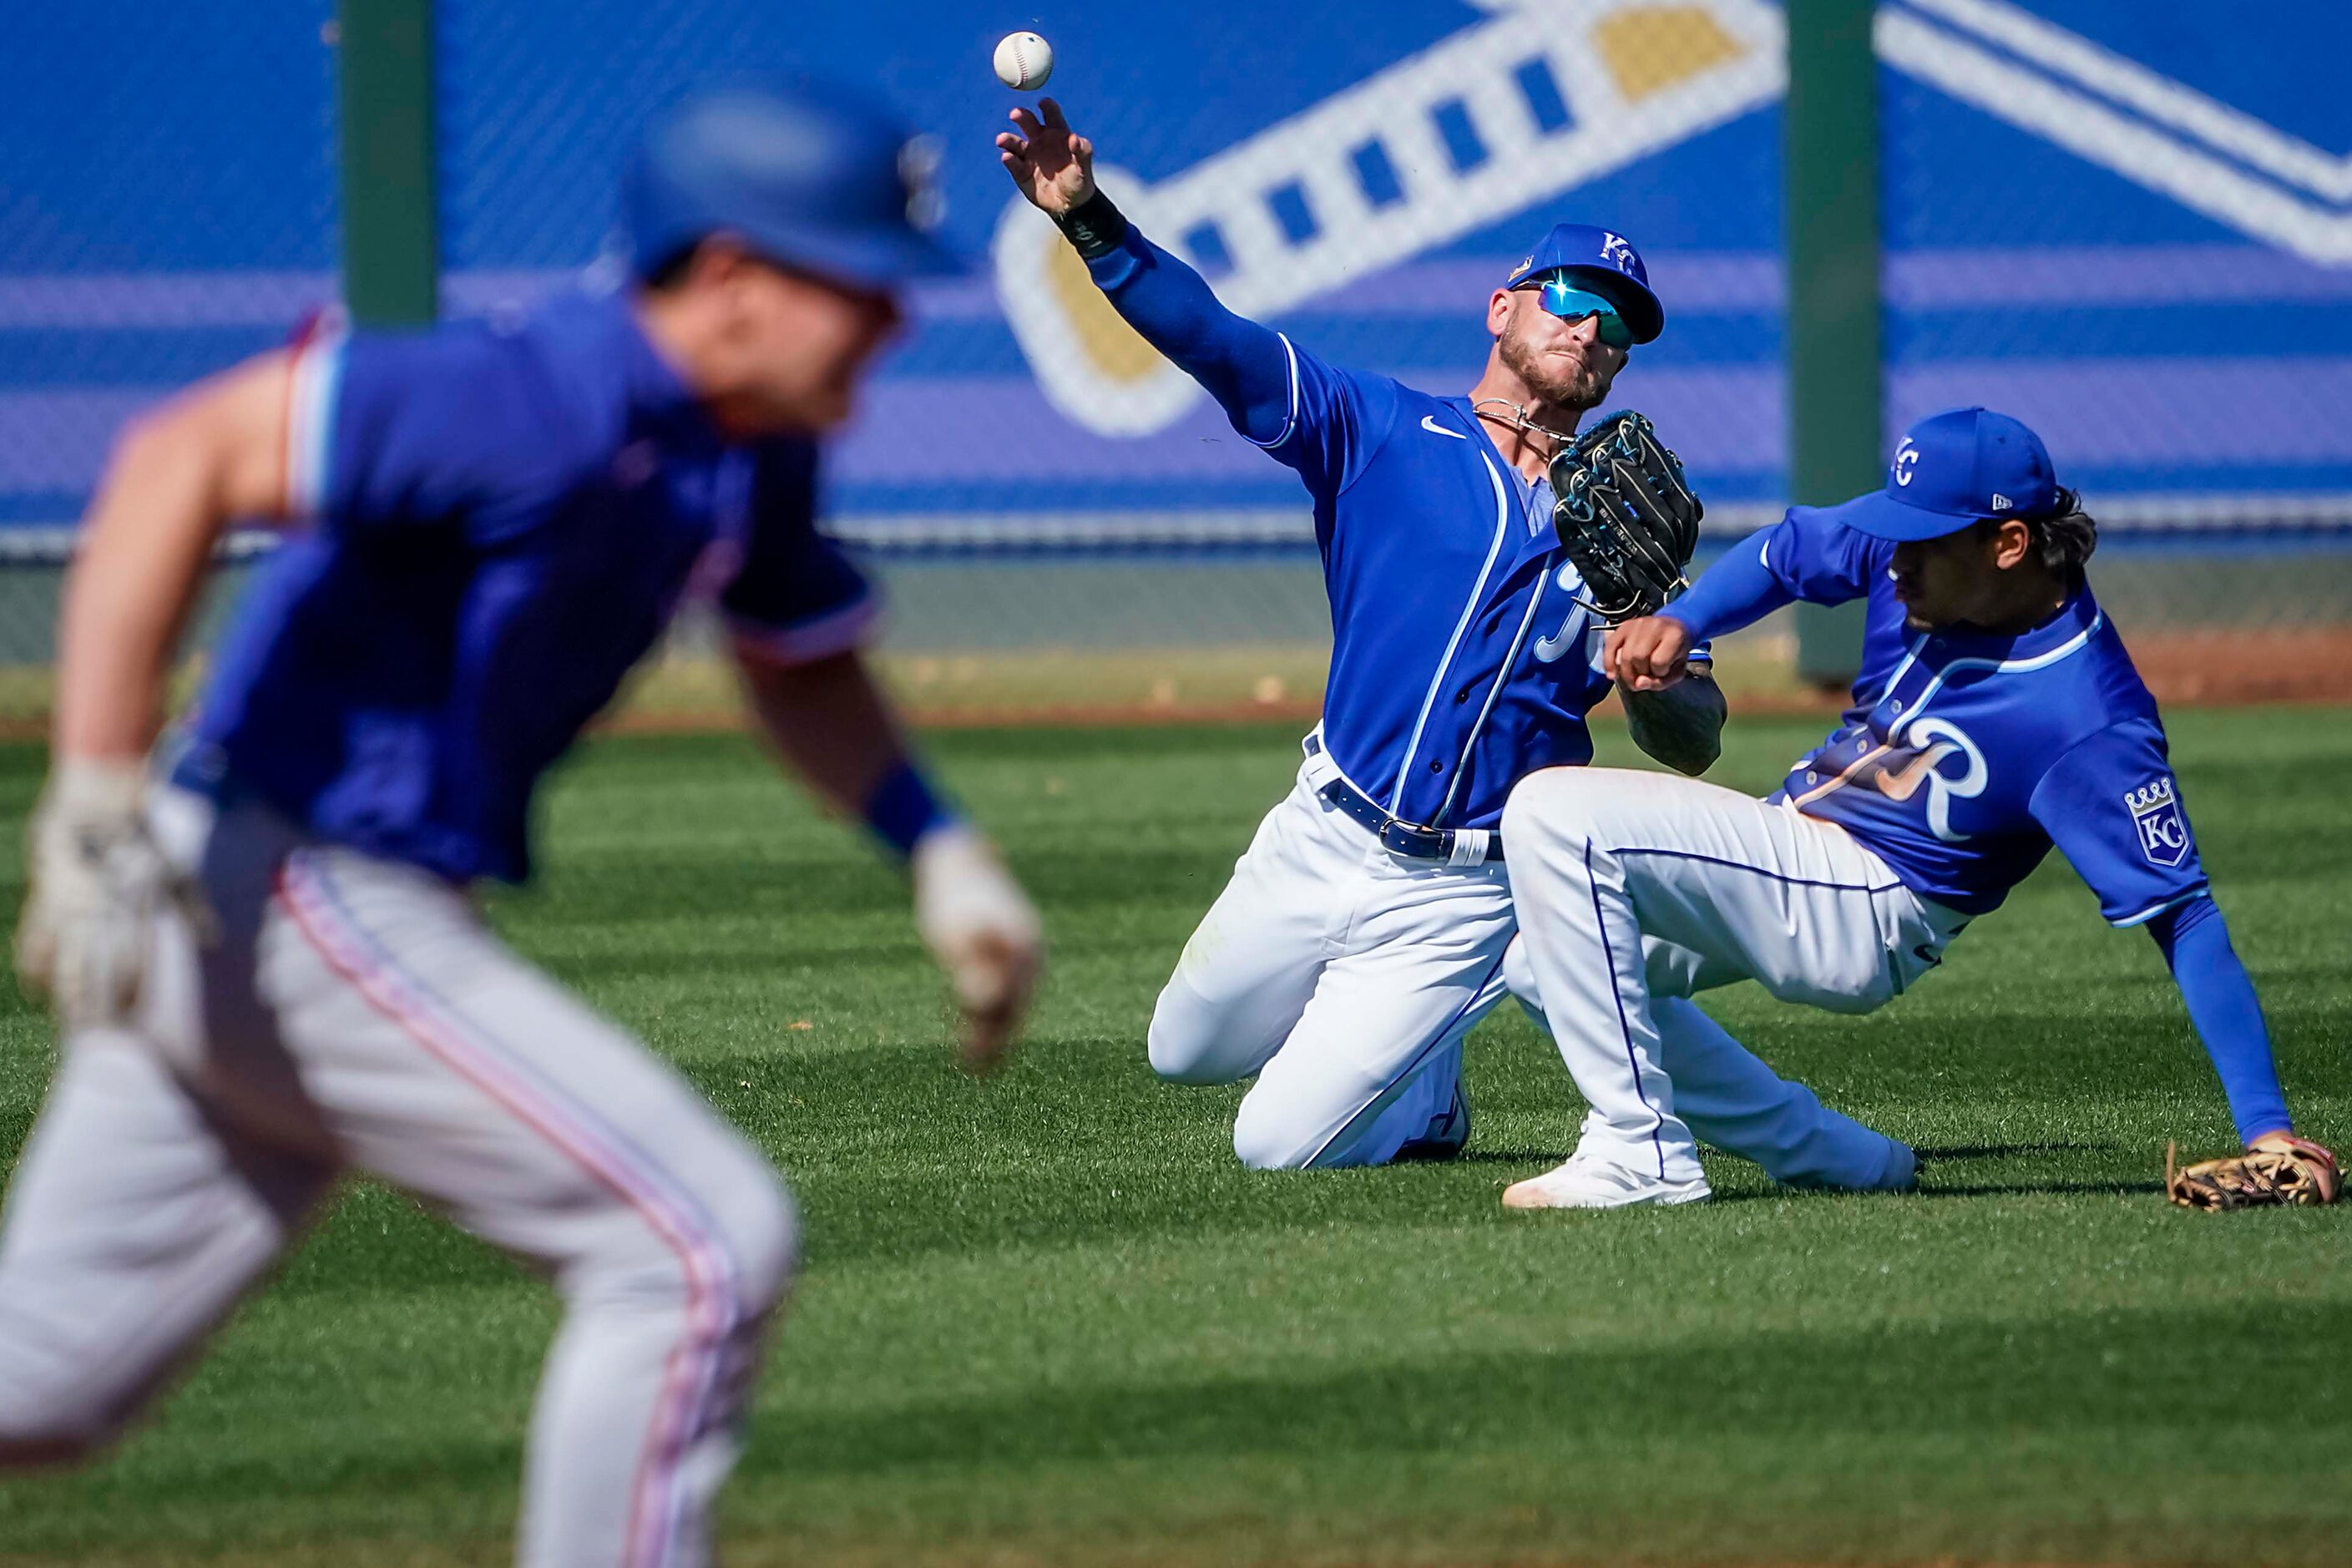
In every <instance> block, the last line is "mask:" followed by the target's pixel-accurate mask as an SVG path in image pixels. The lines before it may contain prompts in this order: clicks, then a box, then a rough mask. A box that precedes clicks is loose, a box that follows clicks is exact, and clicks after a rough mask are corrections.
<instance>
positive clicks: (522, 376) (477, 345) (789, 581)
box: [174, 294, 876, 880]
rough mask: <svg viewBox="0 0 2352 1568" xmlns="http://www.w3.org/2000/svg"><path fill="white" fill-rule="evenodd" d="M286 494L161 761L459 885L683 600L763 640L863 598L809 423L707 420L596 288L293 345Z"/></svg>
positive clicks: (859, 609) (815, 648)
mask: <svg viewBox="0 0 2352 1568" xmlns="http://www.w3.org/2000/svg"><path fill="white" fill-rule="evenodd" d="M293 379H294V395H293V399H292V414H291V417H290V418H289V454H288V472H289V487H290V491H291V493H290V497H289V502H290V506H289V510H291V511H292V512H293V513H294V515H295V516H297V517H298V518H306V519H309V520H310V523H311V526H310V527H309V528H308V529H306V530H303V531H299V532H297V533H295V534H294V535H293V536H292V537H291V538H289V540H288V542H286V543H285V545H284V546H283V547H282V548H281V549H279V550H278V552H275V553H274V554H273V555H272V556H271V557H270V558H269V560H268V562H267V563H266V564H264V566H263V567H262V568H261V570H260V573H259V575H258V578H257V581H256V582H255V583H254V584H252V586H251V587H250V588H249V589H248V590H247V594H246V596H245V598H244V601H243V603H242V604H241V605H240V606H239V610H238V614H237V616H236V621H235V623H234V625H233V626H232V628H231V630H230V632H229V634H228V636H227V637H226V640H225V642H224V643H223V645H222V647H221V650H220V652H219V655H218V658H217V660H216V662H215V669H214V673H213V675H212V678H211V679H210V681H209V683H208V685H207V687H206V689H205V694H204V697H203V699H202V701H201V702H200V704H199V706H198V709H197V711H196V713H195V715H194V719H193V721H191V724H190V726H189V731H188V734H187V737H186V746H185V750H184V753H183V755H182V757H181V760H180V761H179V763H178V764H177V765H176V767H175V769H174V776H175V777H176V778H177V779H178V780H180V781H181V782H183V783H184V784H190V785H192V786H194V787H197V788H199V789H203V790H205V791H208V792H212V793H215V794H218V793H222V792H226V791H236V792H244V793H248V794H250V795H256V796H258V797H259V798H261V799H262V800H264V801H266V802H268V804H270V805H273V806H275V807H276V808H277V809H278V810H279V811H281V812H283V813H285V814H286V815H287V816H289V817H291V818H293V819H294V820H296V821H298V822H299V823H301V824H303V825H304V826H307V827H309V828H310V830H311V831H313V832H315V833H317V834H318V835H320V837H324V838H327V839H330V840H332V841H334V842H338V843H341V844H347V845H350V846H352V847H356V848H360V849H363V850H366V851H368V852H370V853H372V854H376V855H381V856H383V857H386V858H392V859H396V860H403V861H407V862H410V863H413V864H415V865H418V866H422V867H425V868H427V869H430V870H432V871H435V872H437V873H439V874H441V875H443V876H445V877H448V878H451V879H457V880H467V879H473V878H476V877H482V876H487V877H494V878H499V879H507V880H520V879H522V878H523V877H524V876H525V875H526V874H527V872H528V870H529V867H530V852H529V842H528V840H529V831H528V830H529V824H530V801H531V796H532V793H533V790H534V788H535V787H536V785H537V784H538V782H539V780H540V778H541V775H542V774H543V773H545V772H546V770H547V769H548V767H549V766H550V765H551V763H554V762H555V761H556V759H557V758H559V757H560V756H562V754H563V752H565V751H566V750H567V749H568V748H569V747H570V746H571V744H572V742H573V741H574V740H575V739H576V738H577V737H578V736H579V733H580V731H581V730H582V728H583V726H584V725H585V724H586V723H587V722H588V721H589V720H590V719H592V718H593V716H594V715H595V714H596V713H597V712H598V710H601V709H602V708H604V705H605V704H606V703H607V702H608V701H609V700H611V699H612V697H613V695H614V691H615V690H617V689H618V688H619V685H620V682H621V679H622V678H623V677H624V676H625V674H626V673H627V672H628V670H629V668H631V667H632V666H633V665H635V663H636V662H637V660H638V659H639V658H642V657H643V656H644V655H645V654H646V651H647V650H648V649H650V648H651V647H653V645H654V643H655V640H656V638H657V637H659V636H660V634H661V632H662V630H663V628H664V627H665V626H667V624H668V621H669V619H670V616H671V615H672V613H673V611H674V610H675V609H676V608H677V605H678V604H679V603H680V601H681V599H682V598H683V597H685V596H686V595H688V593H689V592H695V593H699V594H705V595H709V596H711V597H713V598H715V599H716V601H717V603H718V605H719V607H720V608H721V610H722V611H723V612H724V614H725V616H726V617H727V619H728V620H729V621H730V624H731V625H732V626H733V629H734V630H735V631H736V633H737V635H738V637H740V638H742V639H745V640H746V641H747V642H749V643H751V645H753V646H754V647H757V648H760V649H762V650H764V652H765V654H766V655H767V656H768V657H772V658H778V659H781V660H786V661H791V660H800V659H809V658H821V657H824V656H825V655H827V654H831V653H835V652H839V651H842V650H844V649H846V648H848V647H853V646H855V645H856V643H857V642H858V641H859V640H860V638H861V637H862V635H863V633H864V631H865V629H866V625H867V623H868V622H869V620H870V619H871V617H872V616H873V614H874V611H875V608H876V605H875V598H874V595H873V593H872V591H871V589H870V588H869V586H868V584H867V583H866V579H865V578H864V577H863V576H862V575H861V574H859V573H858V572H857V570H856V568H855V567H854V566H853V565H852V564H851V563H849V562H848V561H847V560H845V558H844V557H843V556H842V554H841V553H840V552H839V551H837V550H836V549H835V547H834V546H833V544H832V543H831V542H828V541H827V540H826V539H824V537H823V536H822V535H821V534H819V533H818V532H817V531H816V529H815V527H814V499H815V486H816V468H817V454H816V449H815V447H814V443H813V442H810V441H807V440H803V439H778V440H770V441H764V442H760V443H755V444H741V443H734V442H730V441H729V440H728V439H726V438H725V437H723V436H722V435H721V434H720V433H719V430H718V429H717V428H716V426H713V425H712V424H711V422H710V421H709V418H708V417H707V416H705V414H704V412H703V410H702V409H701V407H700V406H699V405H698V403H697V402H696V400H695V399H694V397H693V395H692V394H691V393H690V392H689V391H688V388H687V386H686V384H684V383H683V382H682V381H681V380H680V379H679V378H678V376H677V373H676V372H675V371H674V370H673V369H671V367H670V366H669V365H668V364H667V363H666V362H665V361H664V360H663V359H662V358H661V356H660V355H659V354H658V353H656V350H655V348H654V346H653V344H652V343H651V342H649V341H648V340H647V339H646V336H645V334H644V332H643V331H641V330H640V328H639V326H638V323H637V321H636V319H635V313H634V311H633V310H632V309H631V306H630V304H629V301H628V300H627V299H626V298H625V296H621V295H617V294H614V295H589V294H583V295H577V296H566V297H563V298H561V299H559V300H555V301H553V302H551V304H549V305H547V306H545V307H544V308H542V309H541V310H539V311H538V312H537V313H535V314H533V315H531V316H529V317H527V318H524V319H523V320H521V321H519V322H514V323H510V324H506V325H501V326H492V325H483V324H464V325H457V326H450V327H445V328H442V329H439V330H437V331H430V332H426V333H422V334H414V335H391V334H383V335H379V334H359V335H355V336H351V337H348V338H330V339H324V340H321V341H319V342H313V343H310V344H309V345H306V346H305V347H304V348H303V349H301V350H300V351H299V353H298V355H297V357H296V361H295V365H294V373H293Z"/></svg>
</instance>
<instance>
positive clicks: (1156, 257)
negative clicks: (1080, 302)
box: [1087, 225, 1290, 442]
mask: <svg viewBox="0 0 2352 1568" xmlns="http://www.w3.org/2000/svg"><path fill="white" fill-rule="evenodd" d="M1087 271H1088V272H1090V273H1092V274H1093V275H1094V280H1095V282H1096V284H1097V286H1099V287H1100V288H1101V289H1102V291H1103V293H1104V294H1105V295H1107V296H1108V297H1109V300H1110V302H1111V306H1112V308H1113V309H1115V310H1118V313H1119V315H1120V316H1121V317H1122V318H1123V319H1125V321H1127V324H1128V325H1129V326H1130V327H1133V328H1134V329H1135V330H1136V331H1138V332H1139V333H1140V334H1141V335H1142V338H1143V341H1144V342H1148V343H1150V345H1151V346H1152V347H1153V348H1155V349H1158V350H1159V351H1160V353H1163V354H1166V355H1167V356H1168V357H1169V358H1170V359H1171V360H1173V361H1175V362H1176V363H1177V364H1178V365H1179V366H1180V367H1181V369H1182V370H1183V372H1184V374H1187V375H1189V376H1191V377H1192V379H1193V380H1194V381H1197V382H1199V383H1200V384H1201V385H1202V389H1203V390H1205V391H1206V392H1207V393H1208V395H1210V396H1212V397H1213V398H1215V399H1216V400H1217V403H1218V405H1219V406H1221V407H1223V409H1224V411H1225V417H1226V418H1228V419H1230V420H1232V421H1233V422H1234V428H1235V429H1236V430H1239V431H1240V432H1241V433H1242V434H1243V435H1244V436H1246V437H1249V438H1250V439H1251V440H1253V441H1258V442H1267V441H1272V440H1274V439H1276V437H1279V436H1280V435H1281V434H1282V432H1283V430H1284V428H1285V427H1286V426H1287V425H1288V423H1289V421H1290V351H1289V350H1287V349H1286V348H1284V347H1283V344H1282V336H1281V334H1280V333H1278V332H1276V331H1274V330H1273V329H1272V328H1271V327H1261V326H1259V325H1258V324H1257V323H1256V322H1255V321H1251V320H1249V319H1248V318H1247V317H1244V316H1236V315H1234V313H1233V312H1232V311H1231V310H1226V309H1225V307H1224V305H1223V302H1222V301H1221V300H1218V298H1217V297H1216V295H1215V294H1214V293H1213V292H1211V290H1210V289H1209V285H1208V284H1207V282H1206V281H1204V280H1203V279H1202V277H1201V275H1200V274H1199V273H1197V272H1195V271H1193V270H1192V268H1190V267H1187V266H1185V265H1184V263H1183V262H1181V261H1180V260H1178V259H1177V258H1175V257H1173V256H1171V255H1170V254H1168V252H1166V251H1164V250H1162V249H1160V247H1158V246H1156V245H1154V244H1152V243H1151V242H1150V240H1148V239H1146V238H1144V237H1143V235H1142V233H1141V232H1140V231H1139V230H1138V229H1136V228H1135V227H1134V226H1132V225H1129V226H1128V229H1127V232H1126V234H1125V235H1124V236H1122V237H1120V239H1119V241H1118V246H1117V247H1115V248H1113V249H1112V250H1110V251H1109V252H1108V254H1106V255H1102V256H1097V257H1095V258H1092V259H1090V260H1088V261H1087Z"/></svg>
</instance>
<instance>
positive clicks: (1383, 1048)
mask: <svg viewBox="0 0 2352 1568" xmlns="http://www.w3.org/2000/svg"><path fill="white" fill-rule="evenodd" d="M1516 930H1517V922H1516V921H1514V920H1513V918H1512V915H1511V889H1510V884H1509V881H1508V879H1507V878H1506V876H1505V874H1504V871H1503V868H1501V867H1500V866H1469V867H1452V866H1447V865H1444V864H1443V863H1442V862H1437V861H1430V860H1414V859H1409V858H1405V857H1403V856H1400V855H1395V854H1391V852H1390V851H1389V850H1388V849H1386V848H1384V847H1382V846H1381V842H1380V840H1379V839H1377V838H1375V837H1372V835H1371V834H1370V832H1368V831H1366V830H1365V828H1364V827H1363V826H1362V825H1361V824H1360V823H1358V822H1356V821H1355V820H1353V819H1352V818H1350V817H1349V816H1346V815H1345V814H1343V813H1342V812H1340V810H1339V808H1338V807H1337V806H1334V805H1331V803H1330V802H1328V801H1327V800H1325V799H1324V798H1323V797H1322V796H1321V795H1318V794H1317V793H1316V789H1315V785H1314V784H1313V783H1312V782H1311V781H1310V780H1309V778H1308V777H1307V770H1306V769H1305V768H1302V769H1300V771H1299V776H1298V783H1297V786H1296V787H1295V788H1293V789H1292V790H1291V792H1290V794H1289V795H1287V796H1286V797H1285V798H1284V799H1283V800H1282V802H1281V803H1280V804H1279V805H1276V807H1275V808H1274V809H1273V810H1272V811H1270V812H1268V813H1266V816H1265V821H1263V822H1261V823H1260V824H1259V825H1258V830H1257V837H1255V838H1254V839H1253V840H1252V841H1251V843H1250V847H1249V848H1248V850H1247V851H1246V852H1245V853H1244V855H1243V856H1242V858H1241V859H1240V860H1238V861H1237V862H1235V864H1234V875H1233V880H1232V881H1230V882H1228V883H1227V884H1226V885H1225V889H1224V891H1223V892H1222V893H1220V894H1218V895H1217V901H1216V902H1215V903H1214V904H1213V905H1211V906H1210V909H1209V912H1208V913H1207V914H1206V915H1205V916H1203V917H1202V921H1201V924H1200V929H1199V930H1197V931H1194V932H1193V933H1192V941H1190V942H1186V943H1185V944H1184V953H1183V956H1182V957H1181V959H1179V960H1178V961H1177V964H1176V972H1175V973H1174V974H1172V975H1171V976H1170V977H1169V980H1168V984H1167V986H1166V987H1165V988H1164V989H1163V990H1162V991H1161V992H1160V1002H1159V1005H1158V1006H1157V1007H1155V1008H1154V1009H1153V1011H1152V1015H1151V1032H1150V1055H1151V1066H1152V1068H1153V1070H1154V1071H1156V1072H1158V1073H1159V1074H1160V1076H1161V1077H1162V1078H1166V1079H1173V1080H1175V1081H1176V1082H1179V1083H1234V1082H1237V1081H1238V1080H1240V1079H1245V1078H1247V1077H1249V1076H1250V1075H1251V1074H1253V1073H1255V1074H1256V1075H1257V1082H1256V1083H1255V1085H1254V1086H1253V1087H1252V1088H1251V1089H1250V1091H1249V1093H1248V1094H1247V1095H1246V1096H1245V1097H1244V1099H1243V1100H1242V1107H1241V1113H1240V1115H1239V1116H1238V1117H1237V1118H1236V1119H1235V1120H1234V1153H1235V1154H1237V1155H1239V1156H1240V1157H1241V1161H1242V1163H1244V1164H1245V1165H1249V1166H1252V1167H1254V1168H1256V1169H1260V1170H1280V1169H1289V1168H1294V1167H1297V1166H1303V1165H1320V1166H1328V1165H1376V1164H1380V1163H1382V1162H1384V1161H1386V1160H1389V1159H1390V1158H1391V1157H1393V1156H1394V1155H1395V1153H1396V1152H1397V1150H1398V1149H1399V1148H1400V1147H1402V1145H1403V1144H1404V1143H1406V1142H1410V1141H1411V1140H1412V1139H1414V1138H1417V1137H1419V1136H1421V1135H1422V1133H1423V1131H1425V1130H1426V1129H1427V1127H1428V1125H1429V1123H1430V1121H1431V1119H1432V1118H1433V1117H1435V1116H1437V1115H1440V1114H1442V1113H1443V1112H1444V1110H1445V1108H1446V1106H1447V1104H1448V1102H1449V1101H1451V1100H1452V1099H1453V1096H1454V1086H1455V1084H1456V1083H1457V1082H1458V1081H1459V1079H1460V1078H1461V1071H1462V1037H1464V1036H1465V1035H1466V1034H1468V1033H1469V1032H1470V1029H1471V1027H1472V1026H1474V1025H1475V1024H1476V1023H1477V1022H1478V1020H1479V1019H1480V1018H1483V1017H1485V1016H1486V1013H1487V1011H1488V1009H1490V1008H1492V1007H1493V1006H1494V1005H1495V1004H1496V1002H1499V1001H1500V1000H1502V998H1503V995H1504V988H1503V976H1502V970H1503V952H1504V950H1505V949H1506V948H1507V947H1508V946H1509V945H1510V942H1511V936H1512V934H1513V932H1514V931H1516Z"/></svg>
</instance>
